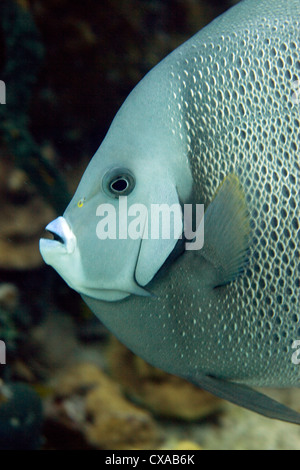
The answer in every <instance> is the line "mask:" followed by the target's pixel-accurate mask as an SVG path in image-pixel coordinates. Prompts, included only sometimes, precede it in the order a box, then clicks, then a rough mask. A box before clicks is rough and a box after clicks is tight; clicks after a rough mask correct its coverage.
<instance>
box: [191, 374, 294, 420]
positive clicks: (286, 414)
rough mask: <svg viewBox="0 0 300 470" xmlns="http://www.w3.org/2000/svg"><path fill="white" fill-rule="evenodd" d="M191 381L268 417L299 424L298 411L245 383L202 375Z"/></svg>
mask: <svg viewBox="0 0 300 470" xmlns="http://www.w3.org/2000/svg"><path fill="white" fill-rule="evenodd" d="M193 382H194V383H195V385H197V386H198V387H201V388H203V389H204V390H207V391H208V392H211V393H213V394H214V395H217V396H218V397H220V398H224V399H225V400H228V401H230V402H231V403H234V404H235V405H239V406H242V407H244V408H247V409H248V410H251V411H255V412H256V413H259V414H261V415H263V416H267V417H268V418H272V419H278V420H280V421H287V422H288V423H294V424H300V413H298V412H297V411H294V410H292V409H291V408H289V407H287V406H285V405H283V404H281V403H279V402H278V401H276V400H273V399H272V398H270V397H268V396H267V395H264V394H263V393H260V392H258V391H256V390H254V389H252V388H250V387H248V386H246V385H241V384H237V383H234V382H229V381H227V380H222V379H217V378H215V377H212V376H203V377H200V378H199V380H197V382H195V381H193Z"/></svg>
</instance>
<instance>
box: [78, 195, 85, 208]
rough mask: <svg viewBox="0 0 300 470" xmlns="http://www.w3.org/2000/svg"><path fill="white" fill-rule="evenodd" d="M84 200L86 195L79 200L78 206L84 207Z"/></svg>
mask: <svg viewBox="0 0 300 470" xmlns="http://www.w3.org/2000/svg"><path fill="white" fill-rule="evenodd" d="M84 201H85V197H84V198H82V199H79V201H78V202H77V206H78V207H82V206H83V204H84Z"/></svg>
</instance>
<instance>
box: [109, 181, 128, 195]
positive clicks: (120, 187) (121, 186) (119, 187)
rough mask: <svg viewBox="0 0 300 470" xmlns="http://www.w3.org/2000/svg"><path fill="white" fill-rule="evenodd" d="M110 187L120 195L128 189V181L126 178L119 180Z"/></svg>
mask: <svg viewBox="0 0 300 470" xmlns="http://www.w3.org/2000/svg"><path fill="white" fill-rule="evenodd" d="M110 187H111V188H112V189H113V190H114V191H117V192H118V193H120V192H122V191H125V189H127V187H128V181H127V180H125V179H124V178H119V179H116V180H115V181H113V182H112V183H111V185H110Z"/></svg>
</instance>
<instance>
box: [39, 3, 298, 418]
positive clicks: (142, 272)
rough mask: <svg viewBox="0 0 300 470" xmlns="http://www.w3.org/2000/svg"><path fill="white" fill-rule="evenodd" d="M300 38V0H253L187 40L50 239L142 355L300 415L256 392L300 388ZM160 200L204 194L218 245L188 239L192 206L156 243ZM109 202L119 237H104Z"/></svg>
mask: <svg viewBox="0 0 300 470" xmlns="http://www.w3.org/2000/svg"><path fill="white" fill-rule="evenodd" d="M299 39H300V2H299V0H259V1H258V0H244V1H242V2H240V3H239V4H238V5H236V6H235V7H233V8H231V9H230V10H229V11H227V12H226V13H225V14H223V15H222V16H220V17H219V18H217V19H216V20H215V21H213V22H212V23H211V24H210V25H208V26H207V27H205V28H204V29H203V30H202V31H200V32H199V33H198V34H196V35H195V36H194V37H192V38H191V39H190V40H189V41H187V42H186V43H185V44H183V45H182V46H181V47H179V48H178V49H176V50H175V51H174V52H173V53H171V54H170V55H169V56H168V57H166V58H165V59H164V60H163V61H162V62H161V63H160V64H158V65H157V66H156V67H155V68H154V69H153V70H152V71H150V72H149V73H148V74H147V75H146V76H145V78H144V79H143V80H142V81H141V82H140V83H139V84H138V85H137V87H136V88H135V89H134V90H133V91H132V93H131V94H130V95H129V97H128V99H127V100H126V101H125V103H124V104H123V106H122V107H121V109H120V110H119V112H118V113H117V115H116V117H115V119H114V121H113V122H112V124H111V127H110V129H109V132H108V134H107V136H106V137H105V139H104V141H103V142H102V144H101V146H100V148H99V149H98V151H97V152H96V154H95V156H94V157H93V159H92V160H91V162H90V164H89V166H88V168H87V169H86V171H85V173H84V175H83V178H82V180H81V182H80V184H79V186H78V189H77V191H76V193H75V195H74V198H73V199H72V201H71V202H70V204H69V206H68V207H67V209H66V211H65V213H64V215H63V217H59V218H58V219H56V220H55V221H53V222H51V223H50V224H49V225H48V227H47V229H48V230H49V231H50V232H52V233H53V234H54V240H45V239H42V240H41V243H40V249H41V253H42V255H43V258H44V260H45V262H46V263H48V264H50V265H52V266H53V267H54V268H55V269H56V270H57V271H58V273H59V274H60V275H61V276H62V277H63V278H64V279H65V281H66V282H67V283H68V284H69V285H70V286H71V287H72V288H73V289H75V290H77V291H78V292H79V293H80V294H81V295H82V296H83V298H84V300H85V301H86V302H87V304H88V305H89V306H90V307H91V309H92V310H93V311H94V312H95V314H96V315H98V316H99V318H100V319H101V321H103V323H104V324H105V325H106V326H107V327H108V328H109V329H110V330H111V331H112V332H113V333H114V334H115V335H116V336H117V337H118V338H119V339H120V340H121V341H122V342H123V343H124V344H126V345H127V346H128V347H129V348H130V349H131V350H132V351H134V352H135V353H136V354H138V355H140V356H141V357H143V358H144V359H145V360H147V361H148V362H150V363H151V364H153V365H155V366H157V367H160V368H162V369H164V370H166V371H168V372H170V373H173V374H175V375H178V376H180V377H184V378H186V379H188V380H190V381H191V382H193V383H195V384H197V385H199V386H200V387H203V388H204V389H206V390H209V391H211V392H213V393H215V394H216V395H218V396H220V397H223V398H226V399H228V400H229V401H232V402H233V403H236V404H238V405H241V406H244V407H246V408H249V409H251V410H254V411H257V412H259V413H261V414H263V415H266V416H269V417H271V418H277V419H282V420H286V421H290V422H293V423H297V424H300V414H299V413H297V412H296V411H293V410H291V409H289V408H287V407H285V406H284V405H281V404H280V403H278V402H276V401H274V400H272V399H271V398H269V397H267V396H265V395H263V394H261V393H259V392H257V391H256V390H254V389H253V388H251V387H253V386H258V387H260V386H269V387H299V386H300V364H299V362H300V360H299V356H300V353H299V349H300V346H299V345H300V312H299V277H300V276H299V204H300V201H299V145H300V143H299V127H300V124H299V123H300V81H299V80H300V62H299V50H300V40H299ZM125 196H126V198H125ZM125 203H126V204H125ZM104 204H106V205H107V206H104ZM134 204H143V207H145V208H146V212H145V213H144V214H142V215H141V214H139V216H138V211H137V207H138V206H133V205H134ZM155 204H166V205H167V206H166V207H169V206H171V205H175V206H176V207H177V206H178V205H180V207H184V204H204V205H205V215H204V218H202V219H201V222H200V224H199V225H198V230H200V229H203V226H204V246H203V248H202V249H199V250H193V249H189V250H187V249H185V248H186V243H185V242H186V240H185V239H184V238H183V237H181V235H182V233H183V229H184V224H183V218H182V216H181V218H180V219H179V222H178V218H177V222H175V223H174V228H173V229H172V231H171V234H170V237H169V238H164V237H163V236H161V235H160V236H159V237H158V238H154V237H151V236H150V237H148V238H147V237H146V236H145V233H146V231H147V229H148V228H149V224H148V225H147V221H148V219H147V214H149V213H150V212H151V208H152V207H153V205H155ZM108 207H110V209H108ZM105 209H107V213H105ZM109 210H111V211H112V212H111V214H113V213H114V211H115V213H116V217H117V220H116V222H115V224H116V226H115V228H117V232H118V233H117V236H116V238H115V239H113V238H107V239H103V240H100V239H99V237H100V238H101V236H102V235H103V234H102V235H101V234H100V235H101V236H100V235H99V232H100V231H101V230H100V228H101V227H102V228H103V223H104V222H103V221H105V217H106V216H107V217H108V213H109ZM105 214H106V215H105ZM134 215H136V217H137V219H134V218H133V216H134ZM107 220H108V219H107ZM107 220H106V222H107V224H108V221H107ZM174 220H175V216H174ZM101 221H102V222H101ZM172 221H173V219H172ZM101 223H102V225H101ZM134 223H135V226H133V225H131V226H130V224H134ZM203 223H204V224H203ZM170 225H171V224H170ZM138 226H139V229H140V232H139V236H138V237H133V236H132V237H129V236H127V237H126V236H125V235H126V234H127V232H128V233H129V232H130V230H129V229H130V228H131V229H133V228H134V227H135V229H136V232H137V231H138ZM127 229H128V230H127ZM120 230H121V232H120ZM101 233H102V232H101ZM120 233H121V235H120ZM197 233H198V231H197ZM199 233H200V232H199ZM124 234H125V235H124ZM102 238H105V237H103V236H102Z"/></svg>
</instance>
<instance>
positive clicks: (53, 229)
mask: <svg viewBox="0 0 300 470" xmlns="http://www.w3.org/2000/svg"><path fill="white" fill-rule="evenodd" d="M45 230H46V231H47V232H48V233H49V234H50V235H51V238H41V239H40V251H41V254H42V256H43V258H45V256H44V255H47V253H49V252H60V253H67V254H71V253H73V252H74V250H75V247H76V237H75V235H74V233H73V232H72V230H71V228H70V226H69V224H68V222H67V221H66V219H65V218H64V217H58V218H57V219H55V220H52V222H50V223H49V224H48V225H47V226H46V228H45Z"/></svg>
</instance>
